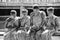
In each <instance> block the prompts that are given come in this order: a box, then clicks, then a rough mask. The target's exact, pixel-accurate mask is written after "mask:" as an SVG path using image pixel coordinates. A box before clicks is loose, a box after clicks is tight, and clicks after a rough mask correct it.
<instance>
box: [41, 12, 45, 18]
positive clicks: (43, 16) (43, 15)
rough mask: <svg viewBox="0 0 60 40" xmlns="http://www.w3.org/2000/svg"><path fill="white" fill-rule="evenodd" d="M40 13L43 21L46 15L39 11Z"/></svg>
mask: <svg viewBox="0 0 60 40" xmlns="http://www.w3.org/2000/svg"><path fill="white" fill-rule="evenodd" d="M40 13H41V17H42V18H43V19H45V18H46V13H45V12H44V11H40Z"/></svg>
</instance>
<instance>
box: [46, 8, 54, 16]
mask: <svg viewBox="0 0 60 40" xmlns="http://www.w3.org/2000/svg"><path fill="white" fill-rule="evenodd" d="M47 14H48V16H49V15H52V14H54V8H53V7H49V8H47Z"/></svg>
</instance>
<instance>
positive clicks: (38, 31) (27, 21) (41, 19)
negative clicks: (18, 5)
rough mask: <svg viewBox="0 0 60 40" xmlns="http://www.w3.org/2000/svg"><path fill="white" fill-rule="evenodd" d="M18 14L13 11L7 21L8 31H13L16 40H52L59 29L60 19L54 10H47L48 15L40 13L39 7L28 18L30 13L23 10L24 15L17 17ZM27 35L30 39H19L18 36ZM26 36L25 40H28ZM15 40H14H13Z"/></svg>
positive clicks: (34, 8) (51, 8)
mask: <svg viewBox="0 0 60 40" xmlns="http://www.w3.org/2000/svg"><path fill="white" fill-rule="evenodd" d="M16 14H17V12H16V11H15V10H11V12H10V16H9V18H7V19H6V22H5V26H6V29H8V30H9V31H11V30H12V29H14V28H16V29H15V30H14V31H13V32H12V33H13V34H14V37H15V40H52V39H51V36H52V33H54V32H55V31H56V30H57V29H58V28H59V17H57V16H55V15H54V8H53V7H49V8H47V15H48V16H46V13H45V12H44V11H40V10H39V7H38V6H34V7H33V12H31V13H30V16H28V11H27V10H26V9H22V13H21V14H22V15H21V16H20V17H17V16H16ZM19 33H20V35H21V34H23V33H24V34H25V35H26V36H28V37H30V38H29V39H23V38H19V37H18V36H19V35H18V34H19ZM26 36H25V38H26ZM11 40H13V39H11Z"/></svg>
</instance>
